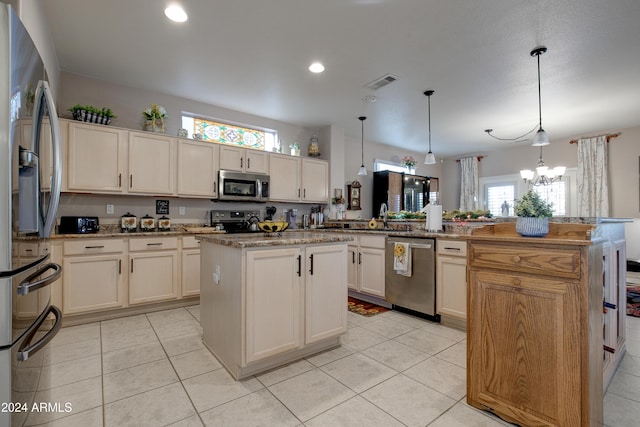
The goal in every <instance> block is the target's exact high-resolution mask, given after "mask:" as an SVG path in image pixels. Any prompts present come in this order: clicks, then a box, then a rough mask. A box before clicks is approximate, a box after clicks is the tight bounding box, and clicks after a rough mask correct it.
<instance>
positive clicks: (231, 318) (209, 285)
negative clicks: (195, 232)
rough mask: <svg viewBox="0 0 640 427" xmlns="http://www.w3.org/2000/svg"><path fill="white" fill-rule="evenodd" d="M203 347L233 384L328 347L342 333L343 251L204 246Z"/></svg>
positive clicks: (304, 247)
mask: <svg viewBox="0 0 640 427" xmlns="http://www.w3.org/2000/svg"><path fill="white" fill-rule="evenodd" d="M201 250H202V259H203V260H206V262H204V263H203V265H202V269H201V271H202V289H201V297H200V304H201V324H202V328H203V339H204V342H205V344H206V346H207V347H208V348H209V349H210V350H211V351H212V352H213V353H214V354H215V356H216V357H217V358H218V360H220V362H221V363H222V364H223V365H224V366H225V368H226V369H227V370H228V371H229V372H230V373H231V375H232V376H233V377H234V378H235V379H241V378H245V377H247V376H249V375H253V374H256V373H258V372H262V371H264V370H267V369H270V368H273V367H276V366H279V365H282V364H284V363H288V362H291V361H293V360H297V359H300V358H302V357H305V356H307V355H310V354H313V353H316V352H319V351H322V350H325V349H328V348H331V347H334V346H336V345H338V344H339V343H340V341H339V336H340V335H341V334H343V333H345V332H346V330H347V263H346V256H347V244H346V242H344V243H339V244H334V243H332V244H325V245H323V244H305V245H302V246H295V247H294V246H281V247H277V246H276V247H269V248H264V249H263V248H253V247H252V248H234V247H228V246H224V245H219V244H217V243H213V242H208V241H204V242H203V245H202V249H201Z"/></svg>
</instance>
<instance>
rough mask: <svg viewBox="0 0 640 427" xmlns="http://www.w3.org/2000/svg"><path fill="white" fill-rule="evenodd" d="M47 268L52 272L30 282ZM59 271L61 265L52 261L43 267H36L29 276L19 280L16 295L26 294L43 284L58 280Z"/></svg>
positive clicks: (60, 270)
mask: <svg viewBox="0 0 640 427" xmlns="http://www.w3.org/2000/svg"><path fill="white" fill-rule="evenodd" d="M47 270H53V273H52V274H50V275H49V276H47V277H45V278H44V279H40V280H36V281H35V282H32V280H33V279H35V278H36V277H38V276H40V275H41V274H42V273H44V272H45V271H47ZM61 273H62V267H60V265H59V264H56V263H53V262H51V263H49V264H46V265H45V266H44V267H42V268H40V269H38V270H37V271H36V272H35V273H33V274H31V275H30V276H29V277H27V278H26V279H24V280H23V281H22V282H20V284H19V285H18V295H27V294H28V293H30V292H33V291H36V290H38V289H40V288H42V287H44V286H47V285H49V284H51V283H53V282H55V281H56V280H58V278H59V277H60V274H61Z"/></svg>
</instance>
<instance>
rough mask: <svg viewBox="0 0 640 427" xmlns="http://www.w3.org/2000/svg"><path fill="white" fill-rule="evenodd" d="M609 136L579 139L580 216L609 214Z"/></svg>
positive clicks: (605, 215)
mask: <svg viewBox="0 0 640 427" xmlns="http://www.w3.org/2000/svg"><path fill="white" fill-rule="evenodd" d="M607 157H608V156H607V137H606V136H596V137H593V138H581V139H579V140H578V180H577V181H578V216H583V217H608V216H609V183H608V178H607V177H608V175H609V162H608V158H607Z"/></svg>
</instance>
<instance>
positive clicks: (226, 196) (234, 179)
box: [218, 170, 269, 202]
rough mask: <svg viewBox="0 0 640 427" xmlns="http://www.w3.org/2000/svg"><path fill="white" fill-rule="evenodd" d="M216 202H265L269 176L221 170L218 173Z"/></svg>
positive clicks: (267, 193) (267, 197) (267, 198)
mask: <svg viewBox="0 0 640 427" xmlns="http://www.w3.org/2000/svg"><path fill="white" fill-rule="evenodd" d="M218 200H222V201H233V202H267V201H268V200H269V175H265V174H258V173H243V172H236V171H228V170H221V171H220V172H218Z"/></svg>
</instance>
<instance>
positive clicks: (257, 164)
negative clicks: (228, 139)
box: [220, 145, 269, 174]
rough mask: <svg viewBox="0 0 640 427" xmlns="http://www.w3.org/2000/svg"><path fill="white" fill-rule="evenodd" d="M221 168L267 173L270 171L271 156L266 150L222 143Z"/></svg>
mask: <svg viewBox="0 0 640 427" xmlns="http://www.w3.org/2000/svg"><path fill="white" fill-rule="evenodd" d="M220 169H223V170H230V171H238V172H252V173H265V174H266V173H269V157H268V154H267V152H265V151H258V150H251V149H247V148H241V147H234V146H232V145H220Z"/></svg>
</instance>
